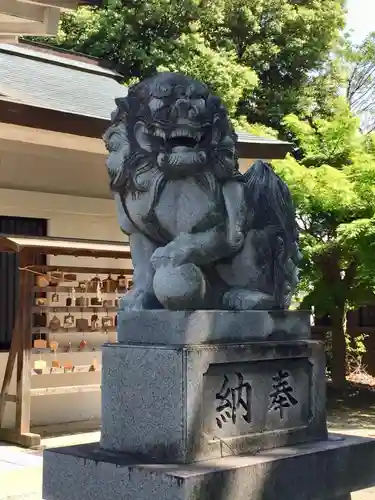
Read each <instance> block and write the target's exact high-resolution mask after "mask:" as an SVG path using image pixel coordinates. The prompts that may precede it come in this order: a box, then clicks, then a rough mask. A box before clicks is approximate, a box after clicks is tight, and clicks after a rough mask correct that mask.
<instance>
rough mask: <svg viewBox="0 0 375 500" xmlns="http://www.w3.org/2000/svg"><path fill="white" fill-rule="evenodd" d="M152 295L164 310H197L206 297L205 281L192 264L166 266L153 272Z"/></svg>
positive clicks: (197, 268) (200, 272)
mask: <svg viewBox="0 0 375 500" xmlns="http://www.w3.org/2000/svg"><path fill="white" fill-rule="evenodd" d="M154 293H155V295H156V297H157V299H158V300H159V302H160V303H161V304H162V305H163V306H164V307H165V308H166V309H170V310H174V311H178V310H185V309H199V308H200V307H202V306H203V303H204V298H205V295H206V280H205V278H204V275H203V273H202V271H201V270H200V269H199V267H197V266H195V265H194V264H183V265H182V266H178V267H173V266H172V265H168V266H165V267H161V268H159V269H158V270H157V271H156V272H155V276H154Z"/></svg>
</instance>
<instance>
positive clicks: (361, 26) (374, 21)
mask: <svg viewBox="0 0 375 500" xmlns="http://www.w3.org/2000/svg"><path fill="white" fill-rule="evenodd" d="M347 10H348V18H347V22H348V28H349V29H351V30H352V31H353V34H352V40H353V42H354V43H356V44H359V43H361V42H362V41H363V40H364V38H365V37H366V35H368V34H369V33H370V32H371V31H375V0H347Z"/></svg>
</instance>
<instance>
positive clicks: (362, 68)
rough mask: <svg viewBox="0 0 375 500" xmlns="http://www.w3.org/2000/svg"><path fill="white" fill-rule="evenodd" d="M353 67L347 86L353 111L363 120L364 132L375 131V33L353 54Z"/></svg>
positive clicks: (347, 93) (348, 97)
mask: <svg viewBox="0 0 375 500" xmlns="http://www.w3.org/2000/svg"><path fill="white" fill-rule="evenodd" d="M351 62H352V65H351V66H352V67H351V71H350V75H349V80H348V85H347V92H346V95H347V99H348V102H349V105H350V107H351V110H352V111H353V113H354V114H356V115H357V116H359V117H360V119H361V128H362V130H363V131H364V132H372V131H374V130H375V32H374V33H372V34H371V35H369V36H368V37H367V38H366V40H365V41H364V42H363V44H362V45H361V46H360V47H358V48H356V49H354V50H353V51H352V54H351Z"/></svg>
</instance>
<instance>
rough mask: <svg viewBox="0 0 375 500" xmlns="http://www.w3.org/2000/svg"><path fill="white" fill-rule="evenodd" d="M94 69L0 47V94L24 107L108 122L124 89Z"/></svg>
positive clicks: (111, 74) (21, 49)
mask: <svg viewBox="0 0 375 500" xmlns="http://www.w3.org/2000/svg"><path fill="white" fill-rule="evenodd" d="M115 76H117V74H116V73H115V72H113V71H109V70H107V69H102V68H98V67H97V66H95V65H90V64H87V63H81V62H78V61H73V60H71V59H65V58H64V57H59V56H54V55H51V54H45V53H40V52H37V51H35V50H30V49H27V48H24V47H22V46H21V45H20V46H13V45H7V44H0V93H2V94H5V96H7V97H9V98H13V99H17V100H18V101H21V102H24V103H25V104H32V105H36V106H42V107H46V108H50V109H57V110H61V111H67V112H71V113H77V114H80V115H88V116H94V117H96V118H105V119H107V118H109V116H110V113H111V111H113V108H114V98H115V97H122V96H125V95H126V93H127V89H126V87H125V86H123V85H121V84H119V83H118V82H117V81H116V80H115V79H114V77H115Z"/></svg>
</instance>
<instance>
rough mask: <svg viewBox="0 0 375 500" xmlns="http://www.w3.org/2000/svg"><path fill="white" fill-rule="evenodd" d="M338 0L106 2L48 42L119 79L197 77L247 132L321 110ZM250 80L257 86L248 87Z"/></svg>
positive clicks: (331, 87)
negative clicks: (102, 63)
mask: <svg viewBox="0 0 375 500" xmlns="http://www.w3.org/2000/svg"><path fill="white" fill-rule="evenodd" d="M343 3H344V0H325V1H324V2H322V1H321V0H299V1H298V2H291V1H290V0H179V1H178V2H176V1H172V0H122V1H121V0H107V3H106V5H105V8H103V9H95V8H94V9H93V8H87V7H84V8H80V9H78V10H77V11H74V12H70V13H67V14H65V15H64V16H63V17H62V21H61V24H60V30H59V33H58V35H57V37H56V38H55V39H48V43H52V44H55V45H57V46H59V47H62V48H66V49H73V50H75V51H77V52H82V53H85V54H89V55H91V56H96V57H98V58H102V59H107V60H110V61H113V62H114V64H115V65H116V68H117V69H118V70H119V71H120V72H122V74H124V76H125V79H126V80H128V79H130V78H134V77H136V78H142V77H146V76H149V75H150V74H151V73H153V72H155V71H156V69H157V68H160V67H167V68H169V69H171V70H173V71H183V72H186V73H188V74H191V75H192V76H196V77H198V78H201V79H203V80H204V81H205V82H206V83H208V84H209V85H210V86H211V87H212V88H213V89H214V90H215V91H217V92H218V94H219V95H220V96H221V97H222V99H223V100H224V102H225V103H227V105H228V107H229V109H230V113H231V115H232V116H233V117H234V118H237V119H238V120H239V121H240V123H241V128H242V129H246V125H245V124H244V118H238V117H240V116H243V117H246V119H247V121H248V122H250V123H259V124H263V125H266V126H272V127H277V128H278V127H279V125H280V121H281V119H282V117H283V116H284V115H285V114H288V113H291V112H294V113H297V114H301V113H305V112H306V110H307V109H308V110H310V111H312V110H314V111H317V109H318V110H320V109H321V110H323V109H326V108H327V103H328V101H330V99H332V98H333V97H334V96H335V95H336V94H337V89H338V80H337V78H336V76H335V71H334V70H333V66H334V63H333V62H327V60H328V56H329V54H330V53H331V52H332V50H334V49H335V47H336V45H337V41H338V37H339V29H340V28H341V27H342V26H343V20H344V10H343ZM257 83H258V85H256V84H257Z"/></svg>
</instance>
